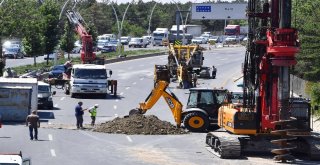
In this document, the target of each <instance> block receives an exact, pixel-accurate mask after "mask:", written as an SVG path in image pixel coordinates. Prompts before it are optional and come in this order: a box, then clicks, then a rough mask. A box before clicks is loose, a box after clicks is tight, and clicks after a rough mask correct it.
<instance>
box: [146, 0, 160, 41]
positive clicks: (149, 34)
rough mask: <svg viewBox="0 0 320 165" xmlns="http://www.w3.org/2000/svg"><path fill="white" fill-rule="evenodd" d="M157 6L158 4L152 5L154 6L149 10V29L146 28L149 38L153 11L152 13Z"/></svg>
mask: <svg viewBox="0 0 320 165" xmlns="http://www.w3.org/2000/svg"><path fill="white" fill-rule="evenodd" d="M157 4H158V3H157V2H156V3H155V4H154V6H153V8H152V10H151V14H150V17H149V27H148V31H147V33H148V36H150V33H151V31H150V25H151V18H152V14H153V11H154V9H155V8H156V6H157Z"/></svg>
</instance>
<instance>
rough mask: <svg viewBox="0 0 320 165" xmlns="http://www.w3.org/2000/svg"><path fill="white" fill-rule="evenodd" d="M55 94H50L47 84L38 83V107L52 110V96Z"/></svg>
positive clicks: (54, 92)
mask: <svg viewBox="0 0 320 165" xmlns="http://www.w3.org/2000/svg"><path fill="white" fill-rule="evenodd" d="M55 94H56V91H53V92H51V88H50V85H49V84H47V83H45V82H42V81H38V107H41V108H43V107H45V108H48V109H53V101H52V95H55Z"/></svg>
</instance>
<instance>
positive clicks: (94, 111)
mask: <svg viewBox="0 0 320 165" xmlns="http://www.w3.org/2000/svg"><path fill="white" fill-rule="evenodd" d="M98 107H99V104H95V105H94V106H93V107H91V108H89V109H88V110H89V113H90V117H91V126H94V124H95V121H96V116H97V108H98Z"/></svg>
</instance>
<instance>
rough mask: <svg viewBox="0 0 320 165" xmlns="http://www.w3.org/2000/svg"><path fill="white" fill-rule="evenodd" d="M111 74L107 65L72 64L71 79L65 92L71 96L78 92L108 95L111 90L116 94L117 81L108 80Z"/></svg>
mask: <svg viewBox="0 0 320 165" xmlns="http://www.w3.org/2000/svg"><path fill="white" fill-rule="evenodd" d="M107 71H109V72H107ZM111 75H112V71H111V70H109V69H106V68H105V65H95V64H75V65H73V66H72V71H71V76H70V80H69V81H68V82H67V84H66V86H65V93H66V94H70V95H71V97H75V95H77V94H86V95H88V94H90V95H91V94H100V95H107V94H108V90H110V91H111V93H112V94H114V95H116V91H117V89H116V86H117V81H116V80H108V78H109V77H111ZM109 87H111V89H109Z"/></svg>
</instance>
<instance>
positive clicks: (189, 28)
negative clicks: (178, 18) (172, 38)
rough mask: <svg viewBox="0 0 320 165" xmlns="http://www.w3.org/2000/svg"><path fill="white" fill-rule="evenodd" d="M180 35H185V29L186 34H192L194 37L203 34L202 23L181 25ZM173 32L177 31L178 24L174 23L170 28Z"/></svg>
mask: <svg viewBox="0 0 320 165" xmlns="http://www.w3.org/2000/svg"><path fill="white" fill-rule="evenodd" d="M179 29H180V31H179V33H180V34H179V35H183V31H184V33H185V34H190V35H192V36H193V37H199V36H200V35H201V34H202V27H201V25H179ZM170 32H171V33H174V34H176V33H177V25H172V27H171V29H170Z"/></svg>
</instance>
